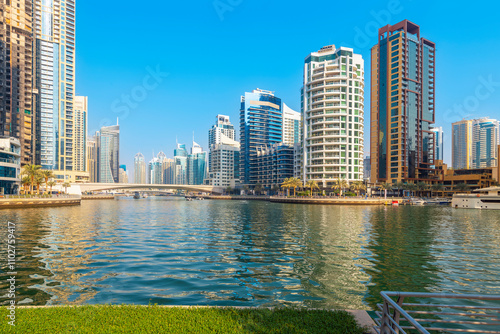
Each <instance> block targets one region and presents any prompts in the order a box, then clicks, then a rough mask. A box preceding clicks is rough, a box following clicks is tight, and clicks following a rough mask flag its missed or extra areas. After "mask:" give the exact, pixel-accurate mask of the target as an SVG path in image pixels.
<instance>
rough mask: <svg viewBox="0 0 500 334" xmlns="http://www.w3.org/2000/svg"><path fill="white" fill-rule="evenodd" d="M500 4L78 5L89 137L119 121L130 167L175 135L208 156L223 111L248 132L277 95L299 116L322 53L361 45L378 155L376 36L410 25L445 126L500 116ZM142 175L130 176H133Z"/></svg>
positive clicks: (237, 0) (224, 0) (80, 81)
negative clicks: (431, 69) (253, 108)
mask: <svg viewBox="0 0 500 334" xmlns="http://www.w3.org/2000/svg"><path fill="white" fill-rule="evenodd" d="M499 9H500V4H498V3H497V2H495V1H485V2H481V3H480V5H474V4H471V3H470V2H465V1H416V0H389V1H358V2H356V3H352V2H351V3H348V2H337V1H331V0H330V1H321V0H318V1H315V2H313V3H308V2H302V1H277V0H276V1H264V0H220V1H219V0H217V1H213V0H203V1H186V2H173V1H149V2H146V3H142V4H138V2H137V1H131V0H121V1H113V0H109V1H99V2H98V1H95V0H94V1H92V0H87V1H78V3H77V52H76V53H77V58H76V61H77V69H76V71H77V76H76V92H77V94H78V95H85V96H88V97H89V134H92V133H93V132H95V130H98V129H99V127H100V126H102V125H110V124H115V123H116V118H117V117H120V126H121V129H120V130H121V137H120V140H121V143H120V144H121V148H120V163H121V164H126V165H127V167H128V170H130V171H132V170H133V157H134V155H135V154H136V153H137V152H142V153H143V154H144V155H145V157H146V159H147V160H149V159H150V158H151V157H152V154H153V151H154V152H155V154H157V153H158V152H159V151H160V150H162V151H164V152H165V153H166V154H167V156H169V157H171V156H173V149H174V146H175V142H176V137H177V138H178V140H179V142H181V143H186V144H187V146H188V147H190V146H191V140H192V136H193V131H194V133H195V139H196V141H197V142H198V143H199V144H201V145H202V146H203V147H204V148H205V149H206V148H207V141H208V139H207V136H208V129H209V128H210V127H211V125H212V124H213V122H214V120H215V116H216V115H217V114H219V113H220V114H226V115H229V116H230V117H231V120H232V122H233V124H234V125H235V126H237V127H239V125H238V124H239V119H238V115H239V106H240V103H239V102H240V96H241V95H242V94H243V93H244V92H245V91H250V90H252V89H255V88H257V87H258V88H262V89H268V90H273V91H275V92H276V95H277V96H278V97H280V98H282V100H283V101H284V102H285V103H287V104H288V105H289V106H290V107H291V108H293V109H295V110H300V106H299V103H300V87H301V82H302V69H303V61H304V58H305V57H306V56H307V55H308V54H309V53H310V52H312V51H317V50H319V49H320V48H321V47H322V46H325V45H329V44H335V45H336V46H347V47H353V48H354V51H355V52H357V53H361V54H362V55H363V58H364V60H365V85H366V90H365V94H366V96H365V121H366V123H365V132H366V135H365V139H366V141H365V151H366V153H368V150H369V106H370V97H369V95H368V93H369V84H370V78H369V73H370V48H371V47H372V46H373V45H374V44H375V43H376V42H377V32H376V29H377V28H378V27H381V26H384V25H386V24H387V23H390V24H395V23H397V22H399V21H401V20H403V19H408V20H410V21H412V22H414V23H416V24H418V25H420V27H421V36H422V37H425V38H427V39H429V40H431V41H433V42H435V43H436V48H437V55H436V62H437V64H436V125H438V126H443V128H444V130H445V161H446V162H450V161H451V143H450V137H451V126H450V124H451V122H454V121H457V120H460V119H461V118H462V117H482V116H490V117H493V118H497V119H500V66H499V61H498V59H499V55H500V28H499V26H498V23H497V21H498V11H499ZM131 174H132V173H130V172H129V175H131Z"/></svg>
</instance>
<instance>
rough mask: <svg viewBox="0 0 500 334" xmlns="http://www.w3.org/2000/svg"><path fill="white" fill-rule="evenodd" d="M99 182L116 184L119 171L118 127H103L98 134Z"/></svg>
mask: <svg viewBox="0 0 500 334" xmlns="http://www.w3.org/2000/svg"><path fill="white" fill-rule="evenodd" d="M97 142H98V145H99V182H100V183H118V182H119V181H120V180H119V169H120V167H119V166H120V163H119V160H120V126H119V125H118V124H117V125H113V126H105V127H102V128H101V131H100V133H99V134H98V141H97Z"/></svg>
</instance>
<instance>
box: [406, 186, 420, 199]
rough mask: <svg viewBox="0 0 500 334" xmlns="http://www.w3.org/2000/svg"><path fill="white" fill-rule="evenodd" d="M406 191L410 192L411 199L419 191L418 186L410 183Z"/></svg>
mask: <svg viewBox="0 0 500 334" xmlns="http://www.w3.org/2000/svg"><path fill="white" fill-rule="evenodd" d="M406 189H407V190H408V191H410V197H411V196H414V195H415V191H416V190H417V185H416V184H415V183H408V184H407V185H406Z"/></svg>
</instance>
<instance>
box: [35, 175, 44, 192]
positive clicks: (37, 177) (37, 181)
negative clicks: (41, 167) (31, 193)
mask: <svg viewBox="0 0 500 334" xmlns="http://www.w3.org/2000/svg"><path fill="white" fill-rule="evenodd" d="M34 182H35V185H36V194H37V195H40V185H41V184H42V183H43V175H42V174H41V173H38V174H36V175H35V179H34Z"/></svg>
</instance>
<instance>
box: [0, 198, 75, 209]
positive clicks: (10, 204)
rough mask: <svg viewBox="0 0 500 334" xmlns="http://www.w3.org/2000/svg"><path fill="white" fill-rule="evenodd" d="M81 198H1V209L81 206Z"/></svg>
mask: <svg viewBox="0 0 500 334" xmlns="http://www.w3.org/2000/svg"><path fill="white" fill-rule="evenodd" d="M80 204H81V197H80V196H75V195H54V196H52V197H28V198H23V197H22V196H8V197H4V198H0V209H15V208H37V207H49V206H72V205H80Z"/></svg>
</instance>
